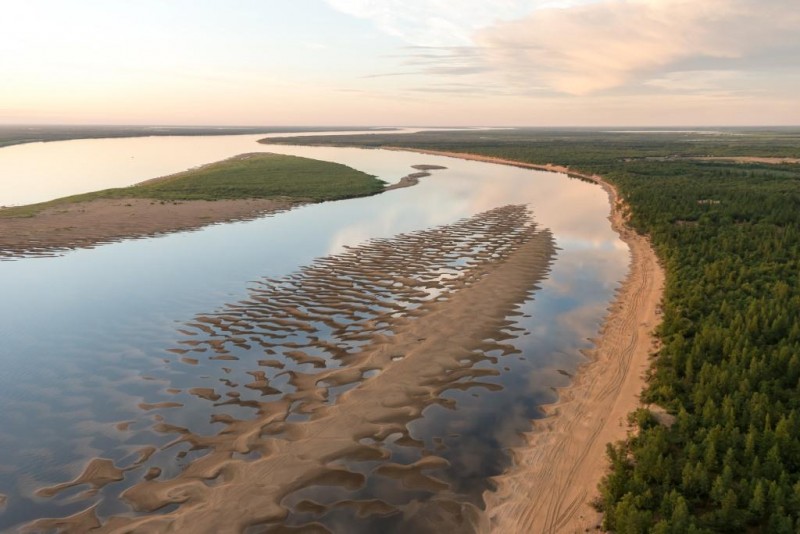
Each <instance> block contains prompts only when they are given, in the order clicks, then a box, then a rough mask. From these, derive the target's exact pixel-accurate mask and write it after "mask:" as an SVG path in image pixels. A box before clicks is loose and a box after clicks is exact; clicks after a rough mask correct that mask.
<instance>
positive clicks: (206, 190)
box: [0, 153, 384, 217]
mask: <svg viewBox="0 0 800 534" xmlns="http://www.w3.org/2000/svg"><path fill="white" fill-rule="evenodd" d="M383 189H384V183H383V182H382V181H381V180H378V179H377V178H375V177H374V176H370V175H369V174H366V173H363V172H361V171H357V170H355V169H352V168H350V167H347V166H345V165H341V164H338V163H331V162H327V161H319V160H314V159H309V158H301V157H297V156H286V155H281V154H266V153H256V154H243V155H240V156H236V157H234V158H230V159H227V160H224V161H220V162H217V163H211V164H209V165H204V166H202V167H198V168H196V169H191V170H188V171H184V172H181V173H178V174H173V175H170V176H165V177H163V178H156V179H153V180H148V181H147V182H143V183H141V184H138V185H133V186H130V187H119V188H113V189H103V190H101V191H93V192H91V193H83V194H80V195H72V196H68V197H63V198H59V199H56V200H51V201H48V202H41V203H38V204H30V205H27V206H17V207H12V208H6V209H3V210H0V217H31V216H33V215H36V214H37V213H40V212H41V211H43V210H45V209H48V208H57V207H59V206H63V205H67V204H74V203H78V202H88V201H92V200H101V199H106V200H109V199H111V200H118V199H134V198H135V199H150V200H156V201H166V202H175V201H189V200H206V201H210V200H240V199H280V200H293V201H306V202H322V201H325V200H339V199H344V198H353V197H360V196H368V195H374V194H377V193H380V192H381V191H383Z"/></svg>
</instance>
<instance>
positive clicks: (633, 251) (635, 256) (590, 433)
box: [398, 149, 664, 533]
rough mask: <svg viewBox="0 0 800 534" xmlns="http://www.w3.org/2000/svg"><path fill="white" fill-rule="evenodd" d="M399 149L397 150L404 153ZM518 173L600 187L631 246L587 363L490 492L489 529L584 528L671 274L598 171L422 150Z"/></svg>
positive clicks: (595, 519) (632, 401) (643, 366)
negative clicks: (562, 176)
mask: <svg viewBox="0 0 800 534" xmlns="http://www.w3.org/2000/svg"><path fill="white" fill-rule="evenodd" d="M398 150H399V149H398ZM415 152H422V153H425V154H434V155H442V156H450V157H458V158H463V159H470V160H476V161H486V162H490V163H499V164H504V165H514V166H518V167H525V168H532V169H539V170H547V171H555V172H563V173H566V174H568V175H570V176H575V177H578V178H581V179H584V180H590V181H593V182H595V183H598V184H599V185H600V186H602V187H603V188H604V189H605V191H606V192H607V193H608V195H609V201H610V202H611V206H612V214H611V217H610V220H611V224H612V227H613V228H614V230H615V231H616V232H617V233H619V235H620V238H621V239H622V240H623V241H624V242H625V243H627V244H628V246H629V247H630V255H631V256H630V257H631V259H630V270H629V273H628V276H627V278H626V279H625V281H624V282H623V284H622V286H621V287H620V289H619V290H618V291H617V296H616V299H615V300H614V303H613V304H612V306H611V307H610V308H609V314H608V316H607V317H606V319H605V322H604V324H603V327H602V330H601V333H600V337H599V339H597V340H596V347H595V348H594V350H592V351H591V352H589V353H588V354H587V356H588V357H589V358H590V360H591V361H590V362H589V363H588V364H586V365H584V366H583V367H582V368H581V369H580V370H579V372H578V374H577V376H576V378H575V381H574V383H573V384H572V385H570V386H569V387H567V388H564V389H562V390H561V391H560V392H559V397H560V398H559V401H558V403H556V404H554V405H550V406H547V407H545V411H546V413H547V415H548V417H546V418H544V419H541V420H537V421H535V422H534V430H533V431H532V432H530V433H529V434H528V435H527V436H526V438H527V446H526V447H524V448H521V449H518V450H515V451H514V456H515V467H514V468H512V469H511V470H510V471H509V472H507V473H505V474H504V475H502V476H500V477H497V478H496V481H497V483H498V489H497V491H496V492H493V493H488V492H487V493H486V495H485V499H486V503H487V511H486V513H487V515H488V516H489V520H490V522H491V527H490V528H488V529H486V530H487V531H492V532H497V533H510V532H537V533H539V532H541V533H552V532H566V533H574V532H587V531H591V530H595V529H597V528H598V526H599V525H600V523H601V522H602V516H601V514H600V513H598V512H597V511H596V510H595V509H594V508H593V507H592V506H591V505H590V502H591V501H592V500H593V499H594V498H595V497H596V496H597V485H598V483H599V482H600V480H601V478H602V477H603V475H604V474H605V473H606V472H607V469H608V461H607V459H606V455H605V447H606V444H607V443H610V442H613V441H618V440H621V439H624V438H625V437H626V435H627V433H628V432H629V431H630V429H629V427H628V425H627V423H626V421H627V416H628V414H629V413H630V412H632V411H633V410H635V409H636V408H637V407H638V406H639V395H640V392H641V391H642V389H643V388H644V386H645V373H646V371H647V369H648V368H649V366H650V358H651V355H652V354H654V353H655V351H656V350H657V349H658V346H657V340H656V338H655V336H654V333H653V332H654V329H655V328H656V326H658V324H659V323H660V322H661V317H660V303H661V299H662V295H663V290H664V271H663V269H662V268H661V266H660V264H659V262H658V258H657V257H656V255H655V252H654V251H653V249H652V247H651V245H650V242H649V240H648V239H647V238H646V237H645V236H642V235H639V234H637V233H636V232H635V231H633V230H631V229H630V228H629V227H628V226H627V224H626V220H627V215H628V207H627V205H626V204H625V203H624V201H623V200H622V199H621V198H620V197H619V195H618V193H617V191H616V189H615V188H614V187H613V186H612V185H611V184H609V183H608V182H606V181H605V180H603V179H602V177H600V176H597V175H587V174H583V173H578V172H574V171H572V170H571V169H569V168H567V167H563V166H559V165H552V164H547V165H535V164H527V163H522V162H517V161H510V160H504V159H500V158H492V157H483V156H478V155H475V154H468V153H450V152H438V151H425V150H419V151H416V150H415Z"/></svg>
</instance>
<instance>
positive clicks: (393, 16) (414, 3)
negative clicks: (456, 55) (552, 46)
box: [326, 0, 585, 46]
mask: <svg viewBox="0 0 800 534" xmlns="http://www.w3.org/2000/svg"><path fill="white" fill-rule="evenodd" d="M326 1H327V3H328V4H329V5H330V6H331V7H333V8H335V9H337V10H339V11H341V12H343V13H346V14H348V15H353V16H355V17H358V18H362V19H367V20H370V21H371V22H372V23H373V24H375V26H376V27H377V28H378V29H380V30H381V31H383V32H385V33H387V34H389V35H393V36H395V37H399V38H400V39H403V40H404V41H405V42H407V43H408V44H411V45H419V46H459V45H469V44H471V43H472V34H473V33H474V31H476V30H478V29H480V28H483V27H486V26H490V25H491V24H493V23H495V22H497V21H500V20H509V19H515V18H519V17H521V16H524V15H525V14H527V13H529V12H531V11H532V10H533V9H535V8H536V7H537V6H538V5H541V4H542V3H543V2H542V1H541V0H538V1H537V0H493V1H492V2H487V1H485V0H411V1H409V0H380V1H378V0H326ZM584 1H585V0H584Z"/></svg>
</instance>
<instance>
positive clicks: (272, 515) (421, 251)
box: [29, 206, 555, 532]
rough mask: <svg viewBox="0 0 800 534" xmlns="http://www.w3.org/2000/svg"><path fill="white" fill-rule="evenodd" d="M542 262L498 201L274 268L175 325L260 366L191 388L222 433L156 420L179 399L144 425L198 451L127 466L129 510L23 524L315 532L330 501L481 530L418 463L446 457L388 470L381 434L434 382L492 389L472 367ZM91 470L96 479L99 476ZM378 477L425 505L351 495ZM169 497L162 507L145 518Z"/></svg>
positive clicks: (522, 227) (200, 345) (514, 215)
mask: <svg viewBox="0 0 800 534" xmlns="http://www.w3.org/2000/svg"><path fill="white" fill-rule="evenodd" d="M554 254H555V249H554V246H553V240H552V236H551V235H550V233H549V232H548V231H546V230H540V229H538V228H537V227H536V226H535V225H534V224H533V222H532V219H531V214H530V213H529V212H528V210H527V209H526V208H525V207H524V206H505V207H502V208H496V209H493V210H490V211H488V212H485V213H483V214H479V215H476V216H474V217H471V218H469V219H464V220H461V221H459V222H457V223H454V224H451V225H445V226H442V227H436V228H432V229H430V230H424V231H420V232H414V233H410V234H401V235H399V236H397V237H395V238H391V239H377V240H373V241H370V242H368V243H366V244H364V245H361V246H358V247H352V248H349V249H348V251H347V252H345V253H342V254H339V255H335V256H329V257H326V258H321V259H319V260H317V261H315V262H314V263H313V264H311V265H309V266H308V267H305V268H303V269H301V270H300V271H299V272H297V273H295V274H293V275H290V276H288V277H286V278H283V279H278V280H265V281H264V282H263V283H262V284H260V286H259V287H257V288H254V289H253V290H252V291H251V294H250V296H249V298H248V299H246V300H244V301H240V302H237V303H233V304H229V305H227V306H226V307H224V308H223V309H222V310H219V311H217V312H215V313H212V314H202V315H198V316H197V317H196V318H195V320H194V321H192V322H190V323H187V324H186V325H184V327H182V328H181V332H182V333H183V334H184V335H185V336H186V338H185V339H184V340H183V341H182V342H180V345H181V348H180V349H179V350H180V351H183V352H184V353H186V352H190V351H191V352H192V353H193V354H195V355H196V357H197V358H200V357H202V358H207V359H208V360H218V359H222V360H224V361H235V360H239V359H240V358H241V359H243V358H248V359H249V361H250V362H251V365H257V366H258V368H256V369H253V370H252V371H248V372H247V375H249V376H250V377H251V379H250V381H249V382H248V383H243V384H238V383H234V382H233V381H231V380H220V382H221V383H222V384H221V385H219V386H215V387H214V388H204V387H196V388H192V389H191V390H190V391H189V393H190V394H191V395H194V396H195V397H197V398H198V399H200V400H201V401H205V402H208V403H212V404H210V405H209V411H210V413H211V418H212V420H213V421H214V422H216V423H221V424H223V425H224V427H225V428H224V429H223V430H222V431H220V432H219V433H218V434H215V435H207V434H205V433H195V432H192V431H191V430H190V429H188V428H183V427H180V426H177V425H172V424H170V423H169V417H170V415H169V414H170V413H174V411H176V410H178V411H180V410H181V409H182V408H180V407H170V408H169V409H164V410H163V411H161V412H159V413H158V414H157V418H155V419H153V421H155V423H154V424H153V426H152V430H154V431H155V432H159V433H163V434H170V435H174V436H175V440H174V441H173V442H172V443H171V444H170V445H169V446H168V447H176V446H177V445H178V444H181V443H185V444H188V445H189V446H190V450H194V451H203V452H204V454H203V455H202V456H200V457H199V458H197V459H195V460H194V461H193V462H191V463H189V464H188V465H187V467H186V468H185V469H184V470H182V471H181V472H179V473H178V474H177V475H176V476H173V477H172V478H164V479H162V478H161V477H160V476H159V475H160V474H161V471H160V470H158V468H155V469H154V466H152V465H147V464H141V466H140V471H144V470H146V473H144V474H143V476H142V479H143V480H142V481H141V482H138V483H136V484H134V485H133V486H131V487H129V488H128V489H126V490H125V491H124V492H123V493H122V495H121V498H122V499H123V500H125V501H126V502H128V503H129V504H130V505H131V506H132V507H133V509H134V510H136V511H137V512H138V513H139V515H118V516H113V517H110V518H101V517H98V516H97V515H96V514H95V512H94V508H93V507H90V508H87V509H86V510H83V511H82V512H80V513H78V514H76V515H74V516H71V517H68V518H60V519H44V520H39V521H37V522H35V523H33V524H31V525H29V528H31V529H34V530H35V529H36V528H48V527H51V526H53V525H58V526H59V528H63V529H65V530H67V531H80V529H81V528H83V527H85V526H86V525H93V526H95V525H101V526H100V529H99V530H98V532H128V531H132V532H161V531H170V530H172V531H181V532H183V531H186V532H241V531H243V530H244V529H246V528H248V527H250V526H259V527H260V528H263V529H265V530H264V531H265V532H281V531H284V530H282V529H284V528H285V525H284V523H285V521H286V518H287V517H288V516H289V514H299V515H300V516H302V517H301V519H300V524H296V525H295V526H302V527H304V528H306V529H312V528H316V529H317V530H316V531H318V532H325V531H326V530H324V528H325V527H323V526H322V525H321V524H319V523H317V522H316V521H315V520H314V519H313V518H312V519H311V520H310V522H308V521H307V520H306V519H303V517H305V516H304V514H312V515H316V516H317V517H322V516H323V515H324V514H325V513H326V512H328V511H330V510H332V509H347V510H351V511H352V512H353V513H354V514H355V516H356V517H359V518H361V517H366V516H385V515H391V514H395V515H397V514H399V515H400V516H402V521H403V523H404V524H405V525H408V526H409V528H412V529H414V530H410V531H419V532H424V531H447V532H462V531H463V532H472V531H475V530H480V529H481V528H485V526H486V525H485V518H484V517H483V514H482V513H481V512H480V511H479V510H478V508H477V507H475V506H474V505H471V504H469V503H465V502H461V501H459V500H458V498H457V496H456V495H455V494H454V493H453V492H452V491H451V490H450V489H449V487H448V484H447V483H445V482H443V481H442V480H440V479H438V478H436V476H435V475H434V474H433V473H432V472H435V471H436V470H437V469H440V468H442V467H444V466H446V464H447V461H446V460H445V459H444V458H442V457H439V456H436V455H435V454H433V453H429V454H428V453H426V454H423V455H422V456H420V457H419V458H418V459H416V460H413V461H411V462H410V463H398V459H396V458H395V457H391V458H390V452H389V449H388V442H390V441H391V442H395V441H396V442H398V443H399V442H401V441H405V442H407V443H409V444H412V445H413V443H414V442H415V440H414V439H413V438H412V437H411V436H410V435H409V431H408V428H407V425H408V423H409V422H411V421H413V420H415V419H417V418H418V417H420V415H421V414H422V412H423V410H425V409H426V408H427V407H429V406H433V405H442V406H445V407H448V406H451V405H452V401H451V400H448V399H446V398H443V397H442V396H441V394H442V393H443V392H445V391H447V390H450V389H454V388H455V389H468V388H472V387H487V388H491V387H499V386H497V385H496V384H492V383H484V382H482V381H481V377H484V376H487V374H492V372H491V371H489V370H487V369H485V368H481V366H480V363H481V362H483V361H484V360H486V359H490V358H497V356H488V355H487V353H490V352H496V353H502V354H513V353H514V352H516V351H515V349H514V347H513V346H512V345H510V344H508V343H507V341H508V340H509V339H513V337H514V334H513V331H510V330H509V327H510V325H511V324H513V321H511V320H509V317H511V316H513V315H515V314H519V313H520V312H519V311H518V310H517V308H518V307H519V306H520V305H521V304H522V303H524V302H525V301H526V300H527V299H529V298H530V297H531V294H532V292H534V291H535V290H536V288H537V285H536V284H537V283H538V282H539V281H541V280H542V278H543V277H545V276H546V275H547V273H548V271H549V265H550V262H551V261H552V258H553V255H554ZM176 352H177V350H176ZM264 354H268V355H274V358H269V359H264ZM175 364H176V365H185V364H182V363H178V362H176V363H175ZM244 365H247V363H244ZM222 370H223V371H224V370H225V368H222ZM287 377H288V379H289V380H288V383H286V380H285V378H287ZM157 406H158V403H155V402H152V403H148V404H146V405H145V406H143V407H142V409H143V410H149V409H151V407H155V408H153V409H158V408H157ZM217 406H219V407H224V406H242V407H248V408H250V409H252V410H253V411H254V412H255V413H254V416H253V417H252V418H243V419H236V418H234V417H232V416H230V415H228V414H225V413H216V414H215V413H214V412H215V408H216V407H217ZM162 407H163V408H168V407H167V406H163V405H162ZM398 436H399V437H398ZM179 454H181V453H179ZM183 454H185V453H183ZM100 460H102V459H95V460H94V461H93V462H90V463H89V464H88V466H87V469H86V471H85V472H84V474H83V475H81V476H79V477H77V478H76V479H74V480H73V481H72V482H70V483H66V484H61V485H57V486H55V487H56V488H58V489H59V490H60V489H61V488H68V487H73V486H75V485H76V484H84V485H89V486H90V487H98V486H100V485H101V484H104V483H106V481H107V480H110V479H113V478H114V477H112V476H110V475H109V474H108V473H111V474H113V475H114V476H117V475H118V472H117V471H114V469H119V468H116V467H115V466H114V465H113V464H108V465H107V464H106V462H101V463H99V464H98V461H100ZM390 460H391V461H390ZM362 462H380V465H378V466H377V467H376V468H375V469H374V470H373V471H371V472H368V473H364V472H362V471H360V470H359V469H357V468H356V466H358V465H361V463H362ZM98 465H101V466H102V467H103V468H104V469H103V470H101V471H103V472H102V473H101V474H102V475H103V476H101V477H100V478H99V479H97V480H95V477H94V476H91V475H92V474H93V473H95V472H98V469H97V467H98ZM123 471H124V472H125V473H126V474H125V475H124V476H125V477H126V478H127V476H129V475H128V472H127V469H126V470H121V469H120V470H119V472H123ZM87 473H88V474H87ZM130 476H135V475H134V474H133V470H131V473H130ZM377 479H382V480H386V481H392V482H391V484H394V485H399V487H402V488H405V489H406V490H408V491H411V492H414V493H413V495H417V496H418V495H419V493H420V492H423V493H427V494H429V495H431V498H429V499H423V500H412V501H411V502H406V503H403V502H402V501H401V502H395V501H393V502H392V503H390V502H387V501H386V500H383V499H381V498H377V497H374V496H373V497H370V498H365V499H358V498H356V499H354V498H353V497H352V495H354V493H353V492H356V491H357V490H359V489H361V488H364V487H365V485H366V484H367V482H368V481H369V482H370V484H371V486H370V487H374V484H375V483H376V482H378V481H377ZM386 483H389V482H386ZM316 487H321V488H331V487H333V488H341V490H342V491H343V492H344V494H345V495H351V497H349V498H344V499H339V500H335V501H334V502H329V503H325V502H315V501H313V500H309V499H308V498H303V496H304V495H306V494H305V493H304V491H305V490H308V489H313V488H316ZM52 488H53V486H50V487H49V489H50V491H53V489H52ZM44 491H45V494H46V493H48V489H45V490H44ZM42 495H44V494H42ZM295 496H297V497H296V498H295ZM301 498H302V500H299V499H301ZM293 499H294V500H293ZM415 499H416V497H415ZM167 506H169V507H170V508H169V511H168V512H166V513H160V512H159V511H160V510H161V509H162V508H164V507H167ZM321 520H322V519H320V521H321ZM309 531H310V530H309Z"/></svg>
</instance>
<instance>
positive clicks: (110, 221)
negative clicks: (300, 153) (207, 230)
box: [0, 198, 300, 260]
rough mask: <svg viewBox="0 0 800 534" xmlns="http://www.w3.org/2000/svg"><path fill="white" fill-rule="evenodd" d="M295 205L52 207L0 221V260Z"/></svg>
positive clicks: (131, 202)
mask: <svg viewBox="0 0 800 534" xmlns="http://www.w3.org/2000/svg"><path fill="white" fill-rule="evenodd" d="M298 204H300V203H298V202H291V201H282V200H270V199H247V200H216V201H213V202H211V201H206V200H192V201H180V202H164V201H158V200H148V199H136V198H131V199H118V200H111V199H98V200H91V201H88V202H80V203H75V204H69V205H65V206H58V207H53V208H48V209H46V210H44V211H42V212H41V213H38V214H37V215H35V216H33V217H20V218H17V217H14V218H3V217H0V260H2V259H11V258H14V257H21V256H22V257H31V256H52V255H53V254H57V253H59V252H63V251H64V250H67V249H73V248H90V247H93V246H97V245H102V244H105V243H111V242H114V241H120V240H122V239H130V238H143V237H152V236H155V235H160V234H165V233H169V232H176V231H181V230H192V229H196V228H200V227H203V226H208V225H209V224H215V223H223V222H231V221H240V220H248V219H254V218H257V217H261V216H263V215H266V214H270V213H276V212H279V211H284V210H287V209H290V208H292V207H294V206H296V205H298Z"/></svg>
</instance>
